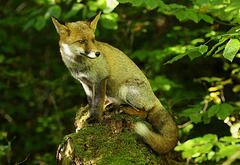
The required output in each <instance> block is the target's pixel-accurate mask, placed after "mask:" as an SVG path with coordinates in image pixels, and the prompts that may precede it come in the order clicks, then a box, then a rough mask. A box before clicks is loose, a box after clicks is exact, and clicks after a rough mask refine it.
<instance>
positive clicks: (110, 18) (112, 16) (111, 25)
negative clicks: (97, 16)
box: [100, 13, 118, 30]
mask: <svg viewBox="0 0 240 165" xmlns="http://www.w3.org/2000/svg"><path fill="white" fill-rule="evenodd" d="M117 20H118V14H117V13H106V14H102V15H101V20H100V21H101V24H102V25H103V26H104V27H105V28H107V29H113V30H116V29H117V28H118V25H117Z"/></svg>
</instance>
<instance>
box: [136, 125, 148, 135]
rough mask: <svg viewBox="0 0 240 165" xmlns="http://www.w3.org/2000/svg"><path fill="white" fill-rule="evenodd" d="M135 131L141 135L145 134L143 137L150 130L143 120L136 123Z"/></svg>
mask: <svg viewBox="0 0 240 165" xmlns="http://www.w3.org/2000/svg"><path fill="white" fill-rule="evenodd" d="M135 131H136V133H137V134H139V135H140V136H143V137H146V136H147V135H148V134H149V132H150V130H149V129H148V127H147V126H146V125H145V124H143V123H141V122H138V123H136V124H135Z"/></svg>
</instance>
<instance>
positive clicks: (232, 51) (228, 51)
mask: <svg viewBox="0 0 240 165" xmlns="http://www.w3.org/2000/svg"><path fill="white" fill-rule="evenodd" d="M239 48H240V42H239V40H238V39H230V40H229V42H228V43H227V45H226V47H225V49H224V51H223V56H224V57H225V58H226V59H227V60H229V61H231V62H232V61H233V59H234V57H235V55H236V54H237V52H238V51H239Z"/></svg>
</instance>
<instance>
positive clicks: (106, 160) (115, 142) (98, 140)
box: [57, 106, 179, 165]
mask: <svg viewBox="0 0 240 165" xmlns="http://www.w3.org/2000/svg"><path fill="white" fill-rule="evenodd" d="M88 112H89V111H88V106H86V107H82V108H80V109H79V111H78V112H77V114H76V118H75V127H76V130H77V133H72V134H69V135H66V136H65V137H64V140H63V142H62V144H61V145H59V148H58V151H57V165H71V164H76V165H93V164H97V165H131V164H132V165H140V164H141V165H145V164H162V165H165V164H166V165H167V164H169V165H174V164H179V163H177V162H176V161H174V160H172V159H173V157H175V156H173V154H168V155H161V156H160V155H158V154H157V153H155V152H154V151H153V150H151V148H149V147H148V146H146V144H145V143H144V142H142V140H141V139H139V137H138V136H137V134H135V133H134V123H136V122H138V121H141V122H144V123H145V124H148V123H146V121H144V119H142V118H141V117H137V116H132V115H127V114H123V113H120V114H114V112H109V111H105V112H104V115H103V120H102V122H101V123H95V124H88V123H87V122H86V119H87V118H88ZM148 126H150V125H149V124H148Z"/></svg>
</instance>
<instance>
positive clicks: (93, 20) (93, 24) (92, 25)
mask: <svg viewBox="0 0 240 165" xmlns="http://www.w3.org/2000/svg"><path fill="white" fill-rule="evenodd" d="M101 13H102V12H101V11H100V12H99V13H98V14H97V15H95V16H93V17H92V18H89V19H88V20H87V21H88V22H90V28H91V29H92V30H93V31H95V30H96V28H97V23H98V20H99V18H100V15H101Z"/></svg>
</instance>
